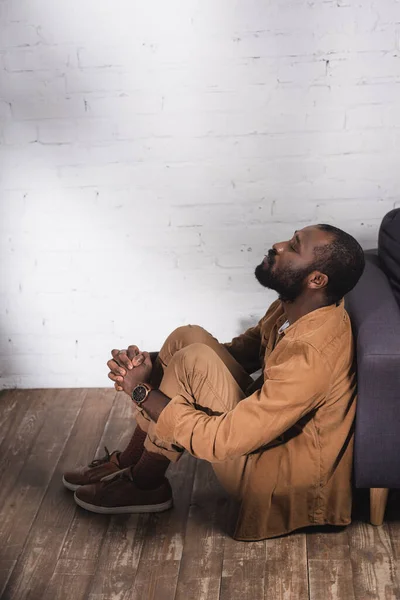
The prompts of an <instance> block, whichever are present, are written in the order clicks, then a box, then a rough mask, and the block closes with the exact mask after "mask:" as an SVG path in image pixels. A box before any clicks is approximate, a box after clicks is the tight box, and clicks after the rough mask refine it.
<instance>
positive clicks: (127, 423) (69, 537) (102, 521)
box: [46, 390, 135, 600]
mask: <svg viewBox="0 0 400 600" xmlns="http://www.w3.org/2000/svg"><path fill="white" fill-rule="evenodd" d="M107 395H108V396H109V398H110V399H111V398H112V397H113V396H114V398H113V405H112V409H111V411H110V414H109V417H108V419H107V422H106V424H105V427H104V430H103V433H102V435H101V439H100V441H99V443H98V445H97V448H96V450H95V453H94V456H95V457H99V456H103V455H104V446H107V448H108V449H109V451H110V452H111V451H112V450H113V449H123V448H124V446H125V445H126V443H127V442H128V440H129V439H130V437H131V435H132V432H133V430H134V428H135V421H134V412H133V408H132V403H131V402H130V401H129V400H128V399H127V398H126V396H121V394H116V393H115V392H114V391H113V390H110V391H109V392H107ZM92 459H93V455H92V456H90V457H89V458H87V459H83V463H82V464H85V462H86V464H87V463H88V462H90V461H91V460H92ZM109 521H110V517H105V516H103V515H98V514H95V513H91V512H88V511H85V510H83V509H80V508H77V510H76V513H75V515H74V517H73V519H72V522H71V525H70V527H69V529H68V532H67V534H66V537H65V540H64V543H63V547H62V549H61V552H60V555H59V559H58V561H57V564H56V567H55V571H54V573H55V574H60V573H61V574H63V575H68V574H71V575H73V574H74V573H75V574H84V575H85V576H86V575H90V577H86V578H85V582H86V583H85V586H82V587H81V591H80V592H78V590H77V589H76V590H75V600H79V599H80V598H82V599H84V598H86V597H87V595H86V586H87V588H88V589H89V588H90V586H91V583H92V579H93V575H94V573H95V571H96V566H97V560H98V558H99V556H100V551H101V547H102V543H103V539H104V536H105V534H106V532H107V528H108V526H109ZM79 565H81V569H79ZM83 570H84V571H83ZM88 570H89V571H90V573H88ZM52 579H53V581H50V584H49V587H48V589H47V590H46V596H48V597H49V599H50V598H51V593H52V589H53V585H58V586H61V588H62V586H63V585H64V584H65V585H68V581H69V580H68V577H63V578H60V577H55V576H54V577H53V578H52ZM61 592H62V589H61ZM61 592H60V593H61ZM67 592H68V590H66V593H67ZM88 593H89V592H88Z"/></svg>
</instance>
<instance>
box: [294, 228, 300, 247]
mask: <svg viewBox="0 0 400 600" xmlns="http://www.w3.org/2000/svg"><path fill="white" fill-rule="evenodd" d="M294 235H295V237H296V242H297V243H298V245H299V246H301V241H300V238H299V236H298V231H297V229H296V231H295V232H294Z"/></svg>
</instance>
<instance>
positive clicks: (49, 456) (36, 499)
mask: <svg viewBox="0 0 400 600" xmlns="http://www.w3.org/2000/svg"><path fill="white" fill-rule="evenodd" d="M45 396H46V399H47V403H46V401H43V403H42V406H41V407H40V408H37V405H36V404H32V406H31V408H30V410H29V411H28V413H26V417H27V419H28V422H29V423H30V425H31V428H30V431H34V430H35V429H36V428H37V424H40V434H39V435H36V434H35V438H36V439H35V442H34V444H33V445H32V446H30V449H29V456H26V448H24V449H23V451H20V453H19V456H21V455H22V456H23V457H24V458H25V463H24V465H23V468H22V469H21V470H20V472H19V475H18V477H17V480H16V482H15V485H14V487H13V488H12V490H11V491H9V493H8V494H7V497H5V498H4V500H3V503H2V506H1V510H0V547H1V548H2V555H3V558H7V559H10V560H16V559H17V558H18V556H19V554H20V553H21V551H22V548H23V545H24V543H25V540H26V536H27V534H28V533H29V530H30V527H31V525H32V523H33V521H34V519H35V517H36V513H37V511H38V509H39V506H40V503H41V501H42V498H43V496H44V494H45V492H46V488H47V485H48V483H49V481H50V479H51V476H52V474H53V472H54V468H55V465H56V462H57V460H58V458H59V456H60V454H61V452H62V449H63V447H64V444H65V442H66V439H67V438H68V435H69V432H70V429H71V428H72V426H73V424H74V422H75V419H76V416H77V412H78V410H79V409H80V407H81V404H82V401H83V394H79V395H77V394H76V395H74V397H73V400H72V401H71V402H70V404H68V407H66V395H65V392H63V391H59V392H57V393H54V392H53V391H52V392H51V406H50V403H49V401H48V398H49V393H46V394H45ZM35 409H36V410H37V416H35V415H34V412H35ZM42 409H43V411H44V412H45V414H44V415H43V414H42V412H43V411H42ZM31 413H32V414H31ZM60 417H62V418H60ZM25 421H26V418H24V419H23V424H25ZM42 421H43V423H42ZM25 431H26V427H25V425H24V426H23V428H22V431H20V432H19V434H18V436H17V439H18V437H19V436H22V435H23V434H24V432H25ZM20 460H21V459H20V458H19V461H20ZM9 469H10V472H11V473H13V472H14V466H13V465H10V467H9ZM12 479H13V477H12V476H11V475H9V476H8V478H7V481H8V482H9V481H10V480H12ZM7 487H8V486H7V484H5V485H4V488H7Z"/></svg>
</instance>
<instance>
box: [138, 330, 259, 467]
mask: <svg viewBox="0 0 400 600" xmlns="http://www.w3.org/2000/svg"><path fill="white" fill-rule="evenodd" d="M195 343H202V344H205V345H206V346H209V347H210V348H212V349H213V350H214V351H215V353H216V355H217V356H219V357H220V359H221V360H222V361H223V362H224V364H225V365H226V366H227V367H228V369H229V371H230V372H231V374H232V375H233V377H234V378H235V380H236V381H237V382H238V384H239V385H240V387H241V388H242V389H243V390H245V389H246V388H247V387H248V386H249V385H250V384H251V383H252V382H253V379H252V378H251V377H250V375H249V374H248V373H247V372H246V371H245V370H244V369H243V367H242V366H241V365H240V364H239V363H238V362H237V361H236V360H235V359H234V358H233V356H232V355H231V354H230V353H229V352H228V350H227V349H226V348H225V346H223V345H222V344H220V343H219V341H218V340H217V338H215V337H214V336H213V335H211V333H209V332H208V331H206V330H205V329H204V328H203V327H200V326H199V325H183V326H181V327H177V328H176V329H174V331H172V333H170V334H169V336H168V337H167V338H166V340H165V342H164V344H163V345H162V347H161V349H160V351H159V353H158V356H157V358H156V360H155V363H154V365H153V371H152V374H151V379H150V383H151V384H152V385H154V386H155V387H157V388H159V387H160V384H161V381H162V378H163V376H164V371H165V369H166V368H167V367H168V365H169V363H170V361H171V359H172V357H173V356H174V355H175V353H176V352H179V351H180V350H182V349H183V348H186V347H187V346H190V345H191V344H195ZM160 389H161V388H160ZM162 391H163V390H162ZM165 393H166V392H165ZM136 421H137V423H138V425H139V427H140V428H141V429H142V430H143V431H146V432H148V430H149V425H150V419H149V418H148V417H147V416H146V415H145V414H144V413H141V412H138V413H137V417H136ZM175 460H176V457H175Z"/></svg>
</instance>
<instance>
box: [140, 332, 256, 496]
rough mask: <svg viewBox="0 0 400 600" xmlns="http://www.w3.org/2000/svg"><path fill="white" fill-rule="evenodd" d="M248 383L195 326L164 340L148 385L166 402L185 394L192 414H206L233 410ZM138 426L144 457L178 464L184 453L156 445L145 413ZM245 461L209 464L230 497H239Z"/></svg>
mask: <svg viewBox="0 0 400 600" xmlns="http://www.w3.org/2000/svg"><path fill="white" fill-rule="evenodd" d="M252 382H253V379H252V378H251V377H250V375H249V374H248V373H246V371H245V370H244V369H243V368H242V367H241V365H240V364H239V363H238V362H237V361H236V360H235V359H234V358H233V356H232V355H231V354H230V353H229V352H228V350H227V349H226V348H225V347H224V346H222V344H220V343H219V342H218V340H217V339H216V338H214V337H213V336H212V335H211V334H210V333H208V332H207V331H206V330H205V329H203V328H202V327H200V326H198V325H185V326H182V327H178V328H177V329H175V330H174V331H173V332H172V333H171V334H170V335H169V336H168V337H167V339H166V340H165V342H164V344H163V346H162V348H161V350H160V352H159V355H158V357H157V359H156V361H155V363H154V365H153V372H152V376H151V379H150V383H152V384H153V385H155V386H157V387H158V388H159V389H160V390H161V391H162V392H163V393H164V394H166V395H167V396H169V397H170V398H173V397H174V396H176V395H177V394H180V393H181V391H182V389H184V390H185V391H186V392H187V393H188V394H190V396H191V397H192V398H193V405H194V406H195V407H196V409H198V410H203V411H205V412H207V413H208V414H220V413H222V412H226V411H229V410H232V409H233V408H234V407H235V406H236V404H237V403H238V402H240V400H242V399H243V398H245V397H246V393H245V390H246V389H247V388H248V386H249V385H250V384H251V383H252ZM137 423H138V425H139V427H140V428H141V429H142V430H143V431H146V432H147V437H146V440H145V444H144V446H145V448H146V449H147V450H148V451H149V452H156V453H159V454H163V455H164V456H166V457H167V458H169V459H170V460H171V461H173V462H176V461H177V460H179V458H180V457H181V456H182V453H183V451H184V448H182V447H180V446H176V445H173V444H170V443H167V442H164V441H163V440H161V439H158V438H157V436H156V435H155V423H154V422H153V421H152V420H151V419H150V418H149V417H148V416H147V415H146V414H145V413H144V412H140V411H138V412H137ZM246 458H247V457H245V456H243V457H239V458H235V459H232V460H230V461H225V462H222V463H212V467H213V469H214V471H215V473H216V475H217V477H218V479H219V481H220V482H221V484H222V485H223V486H224V487H225V489H226V490H227V491H228V492H229V493H231V494H233V495H234V496H238V495H240V491H239V488H240V482H241V474H242V473H243V471H244V466H245V463H246Z"/></svg>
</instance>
